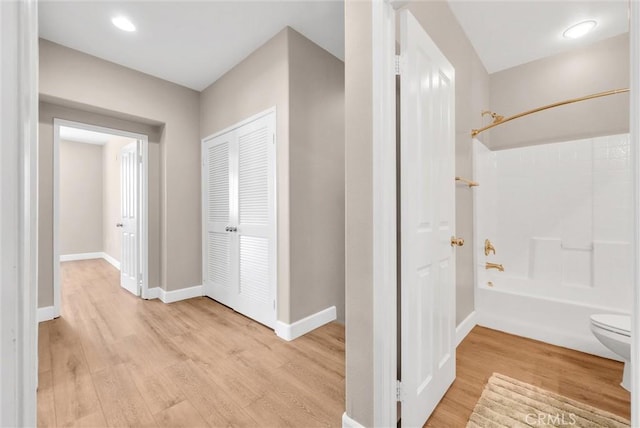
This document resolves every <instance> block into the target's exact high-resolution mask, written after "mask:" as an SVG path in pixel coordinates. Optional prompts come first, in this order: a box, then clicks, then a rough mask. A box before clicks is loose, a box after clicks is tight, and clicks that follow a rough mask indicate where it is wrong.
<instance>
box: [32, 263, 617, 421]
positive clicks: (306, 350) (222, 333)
mask: <svg viewBox="0 0 640 428" xmlns="http://www.w3.org/2000/svg"><path fill="white" fill-rule="evenodd" d="M62 275H63V287H62V290H63V294H62V315H63V316H62V317H61V318H59V319H57V320H53V321H48V322H45V323H41V324H40V341H39V358H40V362H39V376H40V386H39V390H38V426H42V427H45V426H49V427H53V426H79V427H104V426H167V427H207V426H212V427H219V426H251V427H283V426H294V427H311V426H340V425H341V420H340V419H341V416H342V413H343V412H344V403H345V393H344V327H343V326H342V325H340V324H336V323H333V324H329V325H327V326H324V327H322V328H320V329H318V330H316V331H314V332H312V333H311V334H309V335H307V336H305V337H302V338H299V339H297V340H295V341H293V342H284V341H282V340H281V339H279V338H278V337H276V336H275V334H274V333H273V331H271V330H269V329H267V328H266V327H263V326H261V325H260V324H257V323H255V322H253V321H251V320H249V319H247V318H245V317H243V316H242V315H239V314H237V313H235V312H233V311H232V310H230V309H229V308H227V307H225V306H222V305H220V304H218V303H216V302H214V301H212V300H210V299H207V298H195V299H190V300H185V301H181V302H177V303H173V304H170V305H166V304H164V303H162V302H160V301H158V300H150V301H145V300H141V299H139V298H137V297H134V296H132V295H131V294H129V293H128V292H127V291H124V290H123V289H121V288H120V287H119V285H118V284H119V272H118V271H117V270H115V269H114V268H113V267H111V266H110V265H109V264H108V263H106V262H105V261H103V260H87V261H76V262H65V263H63V264H62ZM493 372H499V373H502V374H504V375H507V376H511V377H513V378H516V379H519V380H522V381H524V382H528V383H531V384H533V385H537V386H539V387H542V388H545V389H548V390H551V391H555V392H557V393H560V394H563V395H566V396H568V397H571V398H574V399H577V400H580V401H582V402H585V403H588V404H591V405H593V406H596V407H599V408H601V409H604V410H608V411H610V412H613V413H616V414H619V415H621V416H623V417H626V418H628V417H629V394H628V393H627V392H626V391H625V390H623V389H622V388H621V387H620V386H619V382H620V378H621V376H622V364H621V363H618V362H615V361H610V360H606V359H602V358H598V357H594V356H591V355H587V354H583V353H580V352H576V351H571V350H568V349H564V348H559V347H556V346H552V345H547V344H544V343H541V342H536V341H533V340H529V339H524V338H522V337H518V336H512V335H508V334H505V333H500V332H497V331H494V330H489V329H486V328H482V327H476V328H474V330H473V331H472V332H471V333H470V334H469V335H468V336H467V338H466V339H465V340H464V341H463V342H462V344H460V346H459V347H458V352H457V374H458V376H457V379H456V381H455V382H454V384H453V385H452V387H451V388H450V389H449V391H448V392H447V394H446V395H445V397H444V399H443V400H442V402H441V403H440V404H439V405H438V407H437V408H436V410H435V412H434V414H433V415H432V417H431V418H430V419H429V421H428V422H427V424H426V425H425V426H428V427H438V428H456V427H464V426H465V425H466V422H467V419H468V417H469V415H470V414H471V411H472V410H473V407H474V406H475V404H476V402H477V400H478V398H479V397H480V394H481V393H482V389H483V388H484V385H485V383H486V381H487V380H488V379H489V377H490V376H491V374H492V373H493Z"/></svg>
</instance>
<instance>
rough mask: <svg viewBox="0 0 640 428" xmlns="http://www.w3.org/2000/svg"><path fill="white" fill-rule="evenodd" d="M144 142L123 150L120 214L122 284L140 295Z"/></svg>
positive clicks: (132, 144) (121, 153) (128, 145)
mask: <svg viewBox="0 0 640 428" xmlns="http://www.w3.org/2000/svg"><path fill="white" fill-rule="evenodd" d="M139 159H140V142H135V143H131V144H127V145H126V146H124V147H123V148H122V149H120V214H121V222H120V223H119V224H118V225H117V226H118V227H121V228H122V254H121V260H120V285H121V286H122V288H124V289H126V290H128V291H130V292H131V293H133V294H135V295H136V296H139V295H140V282H141V270H140V262H139V260H140V235H139V223H140V204H139V198H138V185H139V182H140V161H139Z"/></svg>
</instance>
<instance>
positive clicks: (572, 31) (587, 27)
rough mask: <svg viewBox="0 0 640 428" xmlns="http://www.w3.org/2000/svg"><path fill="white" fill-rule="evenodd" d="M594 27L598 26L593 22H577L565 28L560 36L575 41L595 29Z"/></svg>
mask: <svg viewBox="0 0 640 428" xmlns="http://www.w3.org/2000/svg"><path fill="white" fill-rule="evenodd" d="M596 25H598V23H597V22H596V21H594V20H589V21H582V22H578V23H577V24H574V25H572V26H571V27H569V28H567V29H566V30H565V31H564V33H562V35H563V36H564V38H565V39H577V38H579V37H582V36H584V35H585V34H587V33H588V32H589V31H591V30H593V29H594V28H596Z"/></svg>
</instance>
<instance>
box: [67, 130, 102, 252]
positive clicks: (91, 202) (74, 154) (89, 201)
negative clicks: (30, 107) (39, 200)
mask: <svg viewBox="0 0 640 428" xmlns="http://www.w3.org/2000/svg"><path fill="white" fill-rule="evenodd" d="M102 194H103V188H102V146H100V145H97V144H86V143H79V142H75V141H60V229H59V230H60V254H61V255H64V254H79V253H95V252H102V249H103V241H102V214H103V205H102Z"/></svg>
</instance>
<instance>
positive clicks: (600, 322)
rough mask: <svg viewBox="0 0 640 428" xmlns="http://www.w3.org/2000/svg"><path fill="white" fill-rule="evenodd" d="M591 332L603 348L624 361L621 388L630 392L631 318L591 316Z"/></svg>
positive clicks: (610, 315)
mask: <svg viewBox="0 0 640 428" xmlns="http://www.w3.org/2000/svg"><path fill="white" fill-rule="evenodd" d="M591 331H592V332H593V335H594V336H595V337H596V338H597V339H598V340H599V341H600V343H602V344H603V345H604V346H606V347H607V348H609V349H610V350H611V351H613V352H614V353H616V354H617V355H619V356H620V357H621V358H622V359H623V360H624V372H623V374H622V383H621V384H620V385H622V387H623V388H624V389H626V390H628V391H631V363H630V359H631V317H630V316H629V315H614V314H595V315H591Z"/></svg>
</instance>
